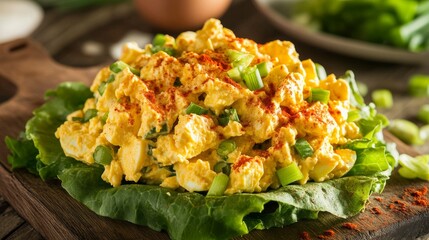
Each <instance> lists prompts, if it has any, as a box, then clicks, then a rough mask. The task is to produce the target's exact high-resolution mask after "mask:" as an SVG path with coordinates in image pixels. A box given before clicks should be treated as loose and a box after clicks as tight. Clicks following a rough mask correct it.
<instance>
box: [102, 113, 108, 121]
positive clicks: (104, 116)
mask: <svg viewBox="0 0 429 240" xmlns="http://www.w3.org/2000/svg"><path fill="white" fill-rule="evenodd" d="M108 117H109V112H106V113H104V114H103V116H102V117H101V122H103V123H106V121H107V118H108Z"/></svg>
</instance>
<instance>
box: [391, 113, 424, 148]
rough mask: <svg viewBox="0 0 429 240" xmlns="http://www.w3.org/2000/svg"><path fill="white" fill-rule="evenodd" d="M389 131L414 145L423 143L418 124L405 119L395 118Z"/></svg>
mask: <svg viewBox="0 0 429 240" xmlns="http://www.w3.org/2000/svg"><path fill="white" fill-rule="evenodd" d="M387 130H389V132H391V133H392V134H393V135H395V136H396V137H397V138H399V139H400V140H402V141H403V142H404V143H407V144H412V145H421V144H423V141H422V139H421V138H420V132H419V131H420V130H419V127H417V125H416V124H414V123H413V122H410V121H408V120H405V119H394V120H392V121H391V122H390V125H389V127H388V128H387Z"/></svg>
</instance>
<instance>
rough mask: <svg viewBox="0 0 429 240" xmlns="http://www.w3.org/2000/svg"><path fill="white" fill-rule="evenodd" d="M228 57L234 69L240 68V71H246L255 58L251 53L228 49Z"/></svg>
mask: <svg viewBox="0 0 429 240" xmlns="http://www.w3.org/2000/svg"><path fill="white" fill-rule="evenodd" d="M225 54H226V55H227V56H228V59H229V61H230V62H231V63H232V66H233V67H238V68H239V69H244V68H246V67H248V66H249V65H250V64H251V63H252V61H253V58H254V57H255V56H253V55H252V54H249V53H243V52H239V51H237V50H233V49H228V50H227V51H226V53H225Z"/></svg>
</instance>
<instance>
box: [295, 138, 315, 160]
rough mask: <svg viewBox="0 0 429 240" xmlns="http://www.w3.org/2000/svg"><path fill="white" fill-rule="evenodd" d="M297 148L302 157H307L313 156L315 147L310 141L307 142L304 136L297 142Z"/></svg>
mask: <svg viewBox="0 0 429 240" xmlns="http://www.w3.org/2000/svg"><path fill="white" fill-rule="evenodd" d="M294 147H295V150H296V151H297V152H298V154H299V156H301V158H307V157H311V156H313V153H314V152H313V148H312V147H311V145H310V143H308V142H307V140H305V139H304V138H299V139H297V140H296V142H295V145H294Z"/></svg>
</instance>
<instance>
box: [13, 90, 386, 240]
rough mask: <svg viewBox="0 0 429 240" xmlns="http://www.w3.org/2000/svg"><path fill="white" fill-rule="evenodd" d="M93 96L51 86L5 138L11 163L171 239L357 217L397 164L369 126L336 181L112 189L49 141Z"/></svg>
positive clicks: (95, 169) (102, 211)
mask: <svg viewBox="0 0 429 240" xmlns="http://www.w3.org/2000/svg"><path fill="white" fill-rule="evenodd" d="M91 96H92V94H91V92H90V91H89V89H88V88H87V87H86V86H84V85H82V84H78V83H64V84H61V85H60V86H58V88H57V89H54V90H52V91H49V92H48V93H47V97H48V99H47V102H46V103H45V104H44V105H43V106H41V107H40V108H38V109H37V110H35V111H34V117H33V118H32V119H30V120H29V121H28V123H27V125H26V132H25V135H23V136H21V137H20V138H19V139H18V140H14V139H12V138H9V137H8V138H6V143H7V146H8V148H9V149H10V150H11V154H10V156H9V158H8V159H9V162H10V163H11V165H12V167H13V168H21V167H23V168H27V169H29V170H30V171H31V172H33V173H36V174H39V175H40V177H41V178H42V179H52V178H59V180H60V181H61V184H62V186H63V188H64V189H65V190H66V191H67V192H68V193H69V194H70V195H71V196H72V197H73V198H75V199H76V200H78V201H80V202H82V203H83V204H85V205H86V206H87V207H88V208H89V209H91V210H92V211H94V212H96V213H97V214H99V215H102V216H106V217H110V218H113V219H119V220H125V221H129V222H132V223H135V224H141V225H146V226H149V227H150V228H152V229H154V230H157V231H160V230H166V231H167V232H168V234H169V235H170V237H171V238H172V239H225V238H231V237H234V236H239V235H243V234H246V233H248V232H250V231H251V230H253V229H267V228H271V227H281V226H284V225H287V224H292V223H294V222H297V221H299V220H300V219H316V218H317V217H318V213H319V212H329V213H331V214H333V215H336V216H338V217H342V218H346V217H350V216H353V215H356V214H358V213H359V212H360V211H362V210H363V209H364V206H365V203H366V202H367V200H368V198H369V196H370V194H371V193H372V192H374V191H376V192H380V191H382V190H383V187H384V185H385V182H386V180H387V178H388V176H389V175H390V173H391V169H392V166H393V165H394V163H395V159H394V158H393V157H391V155H390V153H389V151H387V150H386V148H385V145H383V143H382V142H380V140H379V138H377V137H376V135H377V134H376V133H375V130H374V131H373V132H374V134H369V135H368V136H369V137H368V138H364V139H361V140H356V141H353V142H351V143H349V144H348V145H347V146H346V147H347V148H350V149H354V150H355V151H356V152H357V155H358V157H357V158H358V159H357V161H356V165H355V167H354V168H352V170H351V172H350V173H349V176H348V177H343V178H340V179H334V180H330V181H326V182H322V183H307V184H305V185H289V186H286V187H282V188H280V189H277V190H273V191H269V192H266V193H255V194H234V195H232V196H220V197H213V196H211V197H206V196H205V195H204V194H200V193H189V192H177V191H173V190H169V189H165V188H161V187H159V186H149V185H142V184H129V183H128V184H123V185H121V186H120V187H116V188H113V187H111V186H110V185H109V184H108V183H106V182H104V181H103V180H102V179H101V174H102V172H103V168H102V167H101V166H98V165H93V166H88V165H86V164H84V163H82V162H79V161H76V160H74V159H72V158H69V157H66V156H65V155H64V152H63V150H62V149H61V146H60V143H59V141H58V139H56V138H55V131H56V129H57V128H58V126H59V125H60V124H62V123H63V122H64V121H65V119H66V116H67V115H68V114H69V113H71V112H73V111H75V110H77V109H80V108H81V107H82V105H83V103H84V102H85V100H86V99H87V98H89V97H91ZM374 121H378V120H374ZM370 125H371V124H370ZM373 126H377V124H373ZM374 129H376V130H379V128H374ZM371 131H372V130H371ZM371 131H370V132H371ZM378 159H381V160H380V161H379V160H378ZM392 159H393V160H392Z"/></svg>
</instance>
